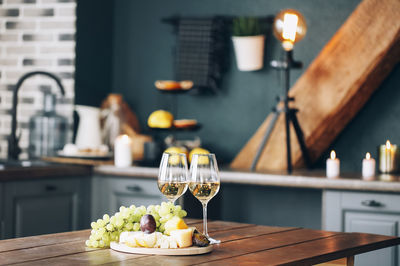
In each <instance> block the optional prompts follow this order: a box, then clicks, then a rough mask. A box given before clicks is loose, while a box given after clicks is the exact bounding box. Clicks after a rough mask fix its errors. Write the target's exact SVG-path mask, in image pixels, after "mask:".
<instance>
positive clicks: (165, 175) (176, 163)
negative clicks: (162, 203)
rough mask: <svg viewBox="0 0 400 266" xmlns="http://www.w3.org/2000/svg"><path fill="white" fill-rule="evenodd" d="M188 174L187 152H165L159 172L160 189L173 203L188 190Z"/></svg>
mask: <svg viewBox="0 0 400 266" xmlns="http://www.w3.org/2000/svg"><path fill="white" fill-rule="evenodd" d="M187 174H188V167H187V160H186V155H185V154H183V153H166V152H164V153H163V155H162V158H161V163H160V169H159V172H158V182H157V183H158V189H159V190H160V191H161V193H162V194H164V196H165V197H167V199H168V200H169V201H170V202H171V203H172V204H174V203H175V200H177V199H178V198H179V197H180V196H181V195H182V194H184V193H185V192H186V190H187Z"/></svg>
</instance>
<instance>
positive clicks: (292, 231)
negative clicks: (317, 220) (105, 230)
mask: <svg viewBox="0 0 400 266" xmlns="http://www.w3.org/2000/svg"><path fill="white" fill-rule="evenodd" d="M187 223H188V224H189V225H190V226H196V227H197V228H200V229H201V227H202V226H201V222H200V220H193V219H187ZM209 231H210V234H211V235H212V236H213V237H214V238H217V239H221V240H222V243H221V244H220V245H215V246H214V250H213V251H212V252H211V253H210V254H204V255H197V256H149V255H137V254H125V253H120V252H116V251H113V250H110V249H92V248H87V247H85V243H84V242H85V240H86V239H87V238H88V237H89V234H90V230H83V231H74V232H67V233H59V234H50V235H42V236H33V237H27V238H17V239H9V240H2V241H0V264H1V265H4V264H18V265H40V266H43V265H88V264H90V265H99V264H108V265H113V264H120V263H121V262H123V264H124V265H193V264H200V265H237V264H245V265H249V264H251V265H311V264H318V263H324V262H329V261H333V260H335V261H334V262H331V263H329V264H325V265H346V264H347V265H352V264H353V262H354V259H353V258H354V255H357V254H360V253H364V252H368V251H371V250H376V249H380V248H385V247H389V246H394V245H398V244H400V238H397V237H390V236H381V235H371V234H362V233H338V232H327V231H318V230H311V229H303V228H293V227H271V226H260V225H252V224H242V223H233V222H222V221H212V222H209Z"/></svg>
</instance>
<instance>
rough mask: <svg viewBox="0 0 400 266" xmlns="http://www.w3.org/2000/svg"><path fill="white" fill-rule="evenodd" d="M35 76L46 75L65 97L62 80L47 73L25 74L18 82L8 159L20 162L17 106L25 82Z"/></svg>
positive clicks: (13, 105)
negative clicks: (19, 91)
mask: <svg viewBox="0 0 400 266" xmlns="http://www.w3.org/2000/svg"><path fill="white" fill-rule="evenodd" d="M35 75H44V76H48V77H49V78H51V79H53V80H54V81H55V82H56V83H57V85H58V87H59V88H60V91H61V94H62V95H65V90H64V87H63V85H62V84H61V80H60V78H59V77H57V76H56V75H54V74H52V73H50V72H45V71H32V72H28V73H26V74H24V75H23V76H22V77H21V78H20V79H19V80H18V82H17V84H16V85H15V87H14V91H13V103H12V109H11V134H10V136H9V137H8V159H14V160H18V156H19V154H20V153H21V148H20V147H19V146H18V142H19V137H17V134H16V131H17V104H18V90H19V88H20V87H21V86H22V83H24V81H25V80H26V79H28V78H30V77H32V76H35Z"/></svg>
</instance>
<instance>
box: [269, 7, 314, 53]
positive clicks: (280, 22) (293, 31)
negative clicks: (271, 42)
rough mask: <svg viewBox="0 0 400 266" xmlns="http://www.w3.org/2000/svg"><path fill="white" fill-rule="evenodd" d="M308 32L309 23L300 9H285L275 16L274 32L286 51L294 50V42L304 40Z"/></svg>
mask: <svg viewBox="0 0 400 266" xmlns="http://www.w3.org/2000/svg"><path fill="white" fill-rule="evenodd" d="M306 32H307V24H306V21H305V19H304V17H303V15H302V14H301V13H300V12H299V11H297V10H294V9H285V10H282V11H281V12H279V13H278V14H277V15H276V16H275V19H274V34H275V37H276V38H277V39H278V40H279V41H280V42H282V46H283V48H284V49H285V50H286V51H290V50H292V49H293V46H294V44H295V43H296V42H298V41H300V40H302V39H303V38H304V36H305V35H306Z"/></svg>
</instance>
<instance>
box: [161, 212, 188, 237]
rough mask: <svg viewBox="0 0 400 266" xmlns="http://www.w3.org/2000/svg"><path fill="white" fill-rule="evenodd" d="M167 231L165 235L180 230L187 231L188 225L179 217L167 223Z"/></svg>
mask: <svg viewBox="0 0 400 266" xmlns="http://www.w3.org/2000/svg"><path fill="white" fill-rule="evenodd" d="M164 227H165V231H164V234H166V235H169V234H170V232H171V231H174V230H178V229H187V228H188V226H187V225H186V223H185V221H183V219H182V218H179V217H178V216H174V217H172V218H171V219H170V220H168V222H166V223H165V226H164Z"/></svg>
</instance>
